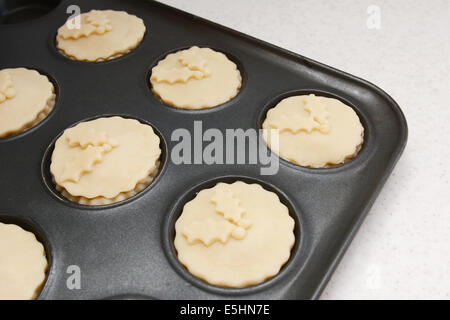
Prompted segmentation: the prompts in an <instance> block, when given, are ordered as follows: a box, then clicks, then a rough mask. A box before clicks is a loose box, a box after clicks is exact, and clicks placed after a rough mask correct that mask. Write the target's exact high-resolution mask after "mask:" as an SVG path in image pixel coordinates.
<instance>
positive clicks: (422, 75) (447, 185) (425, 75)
mask: <svg viewBox="0 0 450 320" xmlns="http://www.w3.org/2000/svg"><path fill="white" fill-rule="evenodd" d="M161 2H164V3H166V4H169V5H172V6H174V7H177V8H180V9H182V10H185V11H188V12H191V13H193V14H196V15H198V16H201V17H203V18H206V19H209V20H212V21H214V22H217V23H219V24H222V25H225V26H227V27H230V28H232V29H236V30H239V31H241V32H244V33H247V34H249V35H251V36H254V37H256V38H259V39H262V40H265V41H268V42H270V43H273V44H275V45H278V46H281V47H283V48H286V49H289V50H291V51H294V52H297V53H299V54H301V55H304V56H306V57H309V58H312V59H314V60H317V61H320V62H323V63H325V64H328V65H331V66H333V67H336V68H338V69H341V70H344V71H347V72H349V73H351V74H354V75H356V76H359V77H362V78H364V79H366V80H369V81H371V82H373V83H374V84H376V85H378V86H379V87H381V88H382V89H383V90H385V91H386V92H388V93H389V94H390V95H391V96H392V97H393V98H394V99H395V100H396V101H397V102H398V104H399V105H400V106H401V108H402V110H403V112H404V113H405V116H406V119H407V121H408V126H409V140H408V145H407V146H406V149H405V152H404V153H403V156H402V157H401V159H400V161H399V162H398V164H397V166H396V167H395V169H394V172H393V173H392V175H391V177H390V178H389V179H388V181H387V183H386V185H385V187H384V188H383V190H382V192H381V194H380V195H379V197H378V199H377V200H376V202H375V204H374V206H373V207H372V210H371V211H370V213H369V215H368V217H367V219H366V220H365V222H364V224H363V225H362V226H361V229H360V230H359V232H358V234H357V235H356V237H355V239H354V240H353V242H352V244H351V246H350V248H349V249H348V251H347V253H346V255H345V256H344V258H343V259H342V262H341V263H340V265H339V267H338V268H337V270H336V272H335V273H334V275H333V277H332V279H331V281H330V282H329V284H328V286H327V288H326V289H325V291H324V293H323V294H322V299H429V298H433V299H450V169H449V165H448V164H447V163H446V161H449V160H450V103H449V101H450V36H449V30H450V2H449V1H446V0H441V1H438V0H434V1H411V0H401V1H399V0H396V1H393V0H392V1H386V0H377V1H351V0H345V1H339V2H337V1H325V0H320V1H296V0H283V1H273V0H228V1H211V0H190V1H186V0H161ZM370 5H377V6H378V8H379V9H380V11H379V12H380V20H379V21H380V26H381V28H380V29H369V28H368V27H367V20H368V19H371V20H370V21H369V22H372V21H376V15H372V16H370V15H369V14H368V13H367V9H368V7H369V6H370ZM375 9H376V8H375ZM369 10H370V9H369ZM372 12H373V11H372ZM369 16H370V17H369ZM373 19H375V20H373ZM369 24H370V23H369ZM371 25H373V24H371Z"/></svg>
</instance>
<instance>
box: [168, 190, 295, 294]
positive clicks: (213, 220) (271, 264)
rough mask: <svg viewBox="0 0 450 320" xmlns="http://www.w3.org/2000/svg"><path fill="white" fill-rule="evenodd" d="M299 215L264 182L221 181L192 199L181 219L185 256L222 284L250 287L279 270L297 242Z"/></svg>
mask: <svg viewBox="0 0 450 320" xmlns="http://www.w3.org/2000/svg"><path fill="white" fill-rule="evenodd" d="M293 230H294V220H293V219H292V218H291V216H290V215H289V211H288V208H287V207H286V206H285V205H284V204H282V203H281V202H280V200H279V198H278V196H277V195H276V194H275V193H273V192H270V191H267V190H265V189H263V187H261V186H260V185H259V184H247V183H244V182H242V181H237V182H235V183H232V184H226V183H218V184H217V185H216V186H215V187H213V188H210V189H204V190H202V191H200V192H199V193H198V194H197V196H196V197H195V198H194V199H193V200H191V201H189V202H188V203H186V205H185V206H184V208H183V212H182V214H181V216H180V217H179V218H178V220H177V222H176V224H175V232H176V235H175V248H176V250H177V253H178V259H179V261H180V262H181V263H182V264H183V265H184V266H185V267H186V268H187V269H188V270H189V272H191V273H192V274H193V275H194V276H197V277H198V278H200V279H202V280H204V281H206V282H208V283H210V284H213V285H218V286H224V287H234V288H239V287H246V286H250V285H255V284H258V283H261V282H264V281H265V280H267V279H269V278H271V277H273V276H275V275H276V274H278V273H279V271H280V268H281V267H282V266H283V265H284V264H285V263H286V261H287V260H288V259H289V256H290V254H291V249H292V247H293V245H294V242H295V236H294V232H293Z"/></svg>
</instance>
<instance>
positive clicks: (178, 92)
mask: <svg viewBox="0 0 450 320" xmlns="http://www.w3.org/2000/svg"><path fill="white" fill-rule="evenodd" d="M150 82H151V84H152V86H153V91H154V92H155V93H156V94H157V95H158V96H159V97H160V98H161V99H162V100H163V101H164V102H165V103H167V104H170V105H173V106H175V107H178V108H183V109H205V108H211V107H215V106H218V105H220V104H222V103H225V102H227V101H229V100H231V99H232V98H234V97H235V96H236V95H237V94H238V92H239V89H240V88H241V82H242V78H241V73H240V72H239V70H238V68H237V66H236V64H235V63H234V62H232V61H230V60H229V59H228V58H227V57H226V56H225V55H224V54H223V53H221V52H216V51H214V50H212V49H210V48H199V47H192V48H190V49H187V50H181V51H178V52H176V53H171V54H169V55H167V56H166V57H165V58H164V59H163V60H161V61H159V62H158V64H157V65H156V66H155V67H153V69H152V75H151V77H150Z"/></svg>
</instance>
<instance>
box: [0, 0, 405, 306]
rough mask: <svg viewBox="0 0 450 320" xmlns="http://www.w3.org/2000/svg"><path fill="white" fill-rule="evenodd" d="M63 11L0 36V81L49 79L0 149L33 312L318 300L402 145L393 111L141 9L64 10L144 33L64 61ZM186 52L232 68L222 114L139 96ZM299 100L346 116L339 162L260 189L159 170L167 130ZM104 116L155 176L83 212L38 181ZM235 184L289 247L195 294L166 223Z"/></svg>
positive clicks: (303, 65)
mask: <svg viewBox="0 0 450 320" xmlns="http://www.w3.org/2000/svg"><path fill="white" fill-rule="evenodd" d="M2 3H3V2H2ZM42 3H43V4H45V3H46V2H45V1H42ZM52 4H53V2H52ZM71 4H74V1H61V2H60V3H59V4H58V5H57V6H56V7H55V8H54V9H53V10H52V11H50V12H49V13H47V14H46V15H43V16H41V17H39V18H36V19H34V20H29V21H25V22H21V23H17V24H3V25H0V38H1V39H2V43H3V44H2V50H1V59H0V61H1V62H0V69H2V68H8V67H19V66H23V67H27V68H31V69H36V70H38V71H40V72H42V73H44V74H46V75H48V76H49V78H50V80H51V81H53V82H54V84H55V89H56V93H57V100H56V106H55V108H54V110H53V111H52V113H51V114H50V115H49V116H48V117H47V118H46V119H45V120H44V121H42V122H41V123H40V124H39V125H37V126H36V127H34V128H32V129H30V130H28V131H26V132H23V133H21V134H19V135H16V136H13V137H9V138H5V139H0V158H1V167H0V195H1V196H0V221H2V222H11V223H16V224H19V225H21V226H22V227H24V228H25V229H27V230H30V231H33V232H35V233H36V234H37V236H38V238H39V240H40V241H42V242H43V244H44V246H45V248H46V251H47V255H48V260H49V265H50V267H49V271H48V276H47V280H46V282H45V285H44V287H43V289H42V291H41V293H40V295H39V299H109V298H116V297H122V298H127V297H140V298H142V297H147V298H157V299H217V298H240V299H314V298H318V297H319V296H320V293H321V291H322V289H323V288H324V286H325V285H326V283H327V281H328V279H329V277H330V276H331V274H332V272H333V270H334V269H335V267H336V265H337V263H338V262H339V260H340V258H341V257H342V255H343V254H344V252H345V249H346V248H347V247H348V245H349V243H350V241H351V239H352V238H353V236H354V234H355V233H356V231H357V229H358V227H359V225H360V224H361V222H362V221H363V219H364V217H365V216H366V214H367V212H368V210H369V209H370V207H371V205H372V203H373V201H374V200H375V198H376V196H377V195H378V193H379V191H380V189H381V187H382V186H383V184H384V182H385V181H386V179H387V177H388V176H389V174H390V172H391V171H392V168H393V167H394V165H395V163H396V161H397V160H398V158H399V156H400V155H401V153H402V151H403V148H404V146H405V144H406V139H407V125H406V121H405V118H404V116H403V114H402V112H401V110H400V109H399V107H398V105H397V104H396V103H395V101H393V100H392V98H390V97H389V96H388V95H387V94H386V93H385V92H383V91H382V90H380V89H379V88H377V87H375V86H374V85H372V84H370V83H368V82H366V81H364V80H361V79H359V78H356V77H354V76H351V75H349V74H346V73H344V72H341V71H338V70H335V69H333V68H331V67H328V66H325V65H323V64H320V63H318V62H315V61H313V60H310V59H308V58H305V57H302V56H299V55H297V54H294V53H291V52H288V51H286V50H283V49H280V48H278V47H275V46H273V45H270V44H267V43H265V42H262V41H260V40H256V39H254V38H251V37H249V36H246V35H243V34H241V33H239V32H236V31H233V30H230V29H227V28H225V27H222V26H219V25H217V24H214V23H212V22H209V21H206V20H203V19H201V18H198V17H195V16H193V15H190V14H188V13H185V12H182V11H179V10H176V9H174V8H170V7H168V6H166V5H163V4H160V3H157V2H153V1H118V0H108V1H104V0H95V1H87V0H83V1H76V4H78V5H79V6H80V8H81V11H82V12H86V11H89V10H91V9H113V10H125V11H127V12H128V13H130V14H135V15H137V16H139V17H140V18H142V19H143V20H144V22H145V25H146V27H147V32H146V35H145V37H144V39H143V41H142V43H141V44H140V45H139V46H138V47H137V48H136V49H135V50H133V51H132V52H130V53H129V54H126V55H124V56H122V57H120V58H117V59H114V60H111V61H104V62H98V63H87V62H78V61H73V60H70V59H68V58H66V57H64V56H63V55H61V54H60V53H59V52H58V50H57V49H56V47H55V35H56V30H57V29H58V27H59V26H61V25H62V24H63V23H64V22H65V20H66V19H67V17H68V15H67V13H66V8H67V7H68V6H69V5H71ZM2 20H3V21H4V20H5V17H3V18H2ZM6 20H7V21H8V23H11V22H14V19H13V17H9V18H8V19H6ZM22 20H23V19H22ZM192 45H198V46H207V47H211V48H213V49H214V50H217V51H221V52H223V53H225V54H226V55H227V56H228V57H229V58H230V59H231V60H233V61H234V62H236V63H237V65H238V67H239V69H240V71H241V73H242V76H243V86H242V88H241V91H240V93H239V94H238V95H237V96H236V97H235V98H234V99H233V100H231V101H229V102H227V103H225V104H223V105H220V106H218V107H215V108H211V109H204V110H182V109H177V108H174V107H170V106H167V105H165V104H164V103H162V102H161V101H160V100H159V99H158V98H157V97H156V96H155V95H154V94H153V93H152V91H151V88H150V86H149V81H148V78H149V73H150V70H151V68H152V67H153V66H154V65H155V64H156V63H157V62H158V61H159V59H161V58H163V57H164V56H165V55H167V54H168V53H170V52H174V51H177V50H179V49H183V48H188V47H190V46H192ZM307 93H315V94H319V95H324V96H327V97H334V98H337V99H340V100H342V101H343V102H344V103H346V104H348V105H350V106H352V107H353V108H354V109H355V111H356V112H357V113H358V115H359V117H360V119H361V122H362V124H363V126H364V129H365V140H364V144H363V146H362V149H361V150H360V152H359V154H358V155H357V156H356V157H355V158H354V159H353V160H351V161H349V162H347V163H345V164H343V165H340V166H336V167H331V168H325V169H311V168H305V167H300V166H297V165H294V164H291V163H289V162H286V161H284V160H282V159H280V166H279V172H278V174H276V175H272V176H270V175H269V176H263V175H260V168H261V167H262V165H259V164H258V165H253V164H246V165H206V164H192V165H187V164H183V165H175V164H174V163H173V162H172V161H171V160H170V152H171V150H172V148H173V146H174V145H175V144H176V143H177V142H176V141H175V142H173V141H171V133H172V131H173V130H175V129H177V128H186V129H188V130H190V131H192V130H193V122H194V121H195V120H201V121H202V124H203V129H204V130H206V129H207V128H218V129H220V130H221V131H224V130H225V129H226V128H242V129H244V130H246V129H248V128H254V129H259V128H260V127H261V124H262V121H263V120H264V117H265V113H266V112H267V110H268V109H269V108H271V107H273V106H275V105H276V103H277V102H279V101H280V100H281V99H283V98H285V97H287V96H291V95H296V94H307ZM108 115H122V116H125V117H131V118H135V119H138V120H140V121H142V122H144V123H149V124H151V125H152V126H153V128H154V129H156V130H155V131H156V132H157V134H158V135H159V136H160V138H161V149H162V151H163V153H162V157H161V165H160V171H159V174H158V176H157V178H156V179H155V180H154V181H153V183H152V184H151V185H150V186H149V187H148V188H147V189H146V190H144V191H143V192H141V193H139V194H138V195H136V196H135V197H132V198H130V199H127V200H125V201H123V202H119V203H115V204H111V205H106V206H96V207H90V206H84V205H79V204H76V203H72V202H70V201H67V200H65V199H64V198H62V196H60V195H59V193H58V192H57V191H55V190H54V186H53V184H52V181H51V175H50V173H49V160H50V155H51V150H52V148H53V142H54V141H55V138H56V137H58V135H59V134H60V133H61V132H62V131H63V130H64V129H66V128H67V127H69V126H71V125H73V124H75V123H77V122H79V121H83V120H87V119H90V118H95V117H100V116H108ZM236 180H243V181H246V182H258V183H260V184H261V185H262V186H263V187H264V188H265V189H267V190H270V191H274V192H276V193H277V194H278V195H279V197H280V199H281V201H282V202H283V203H284V204H286V205H287V207H288V208H289V210H290V213H291V215H292V217H293V218H294V219H295V221H296V228H295V235H296V244H295V246H294V248H293V249H292V253H291V257H290V259H289V261H288V262H287V264H286V265H285V266H284V267H283V268H282V270H281V271H280V273H279V274H278V275H277V276H275V277H274V278H272V279H270V280H268V281H266V282H264V283H262V284H259V285H256V286H252V287H247V288H241V289H229V288H222V287H216V286H212V285H209V284H207V283H205V282H203V281H201V280H199V279H197V278H195V277H193V276H192V275H191V274H190V273H189V272H187V270H186V269H185V268H184V267H183V266H181V265H180V263H179V262H178V260H177V258H176V252H175V250H174V247H173V238H174V222H175V220H176V219H177V217H178V216H179V214H180V213H181V209H182V207H183V205H184V203H186V202H187V201H189V200H191V199H193V197H194V196H195V194H196V192H198V191H199V190H201V189H203V188H207V187H212V186H213V185H214V184H215V183H217V182H219V181H225V182H233V181H236ZM72 265H76V266H78V267H79V268H80V270H81V289H79V290H77V289H74V290H70V289H68V287H67V283H66V282H67V280H68V278H69V277H70V276H71V274H70V273H68V272H67V270H68V268H69V266H72ZM69 270H70V269H69Z"/></svg>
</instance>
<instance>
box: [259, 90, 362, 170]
mask: <svg viewBox="0 0 450 320" xmlns="http://www.w3.org/2000/svg"><path fill="white" fill-rule="evenodd" d="M262 127H263V129H277V130H273V131H276V132H275V133H276V134H278V135H279V143H278V146H277V147H278V148H279V150H278V152H277V151H276V148H274V149H275V150H274V151H275V152H277V153H278V154H279V156H280V157H281V158H283V159H285V160H287V161H290V162H292V163H295V164H298V165H301V166H305V167H313V168H323V167H328V166H333V165H337V164H341V163H344V162H345V161H347V160H349V159H351V158H353V157H355V156H356V154H357V153H358V151H359V150H360V148H361V145H362V143H363V136H364V128H363V126H362V125H361V122H360V120H359V117H358V115H357V114H356V112H355V111H354V110H353V109H352V108H351V107H349V106H347V105H345V104H344V103H342V102H341V101H339V100H337V99H333V98H326V97H320V96H315V95H313V94H310V95H302V96H293V97H289V98H286V99H284V100H282V101H281V102H280V103H278V104H277V105H276V106H275V107H274V108H272V109H270V110H269V111H268V112H267V116H266V119H265V120H264V123H263V125H262ZM271 134H273V133H272V132H271V130H264V131H263V137H264V140H265V141H266V143H267V145H268V146H269V147H271V143H273V141H277V142H278V140H277V139H273V137H271Z"/></svg>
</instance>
